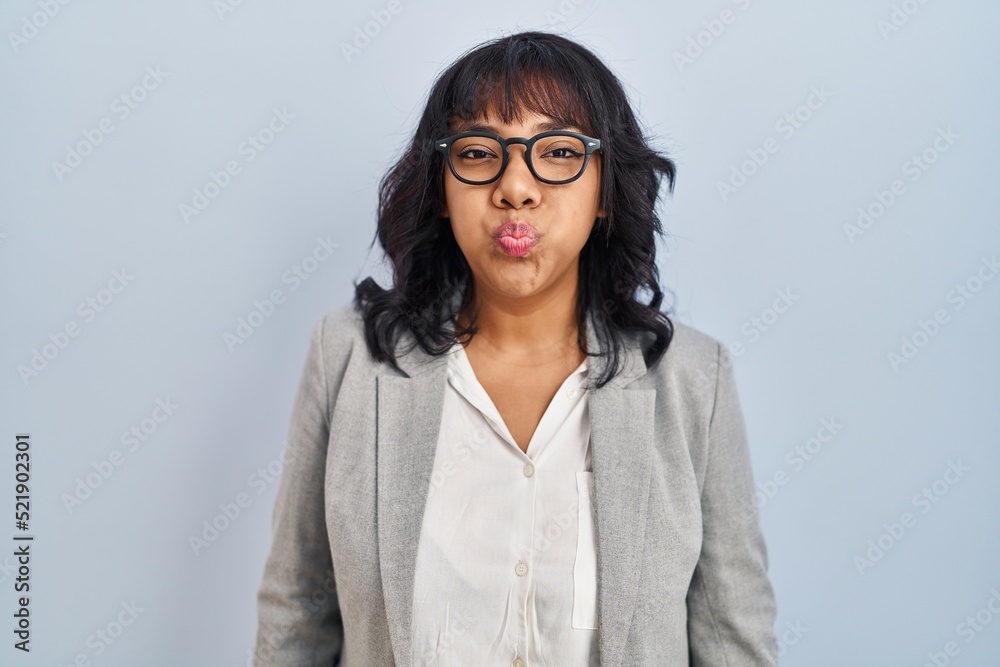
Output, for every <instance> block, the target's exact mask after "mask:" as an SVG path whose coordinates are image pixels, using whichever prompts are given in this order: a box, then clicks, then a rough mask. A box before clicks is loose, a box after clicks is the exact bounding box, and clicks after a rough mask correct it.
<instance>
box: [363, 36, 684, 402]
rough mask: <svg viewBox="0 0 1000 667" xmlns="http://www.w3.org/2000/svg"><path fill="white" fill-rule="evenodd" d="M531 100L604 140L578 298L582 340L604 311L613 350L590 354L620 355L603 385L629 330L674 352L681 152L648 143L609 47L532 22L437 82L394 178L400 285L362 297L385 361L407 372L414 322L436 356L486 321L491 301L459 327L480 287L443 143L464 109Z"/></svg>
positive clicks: (606, 339)
mask: <svg viewBox="0 0 1000 667" xmlns="http://www.w3.org/2000/svg"><path fill="white" fill-rule="evenodd" d="M525 111H532V112H536V113H540V114H544V115H547V116H550V117H552V118H554V119H556V120H559V121H563V122H565V123H566V124H567V125H575V126H577V127H579V128H581V129H582V131H583V132H584V133H585V134H588V135H590V136H595V137H599V138H600V139H601V144H602V149H603V150H602V156H601V161H602V169H601V184H600V202H601V203H600V206H601V208H603V209H604V212H605V214H606V215H605V217H599V218H597V219H596V220H595V224H594V227H593V230H592V231H591V235H590V237H589V238H588V240H587V242H586V244H585V245H584V247H583V248H582V250H581V251H580V263H579V289H578V297H577V303H576V315H577V323H578V326H579V329H578V335H577V341H578V344H579V346H580V349H581V350H583V349H585V348H586V339H585V330H584V321H585V318H586V317H587V315H588V314H591V315H592V322H593V325H594V333H595V334H596V336H597V340H598V342H599V344H600V348H601V349H600V350H597V351H595V350H586V354H587V355H588V356H592V357H593V356H598V357H603V358H605V359H606V360H607V362H608V363H606V364H605V365H604V370H603V372H602V374H601V375H600V377H598V378H596V386H597V387H601V386H603V385H605V384H607V383H608V382H610V381H611V379H612V378H613V377H614V376H615V375H617V374H618V372H619V371H620V370H621V364H622V358H621V357H622V353H623V351H624V340H623V336H624V334H625V332H640V333H642V334H650V335H652V337H653V339H654V340H653V341H652V342H651V343H649V344H648V345H644V346H643V355H644V360H645V362H646V366H647V367H649V366H651V365H653V364H654V363H656V362H657V361H658V360H659V359H660V357H662V356H663V354H664V352H666V350H667V347H668V346H669V344H670V341H671V339H672V338H673V332H674V327H673V324H672V323H671V321H670V319H669V318H668V317H667V315H666V314H665V313H661V312H660V310H659V308H660V304H661V302H662V300H663V292H662V291H661V289H660V286H659V272H658V269H657V266H656V237H657V236H658V235H661V236H662V234H663V228H662V225H661V222H660V219H659V216H658V215H657V212H656V205H657V200H658V197H659V194H660V187H661V184H662V181H663V179H664V178H666V180H667V184H668V190H669V192H670V193H673V189H674V175H675V166H674V162H673V161H672V160H671V159H670V158H668V157H666V156H665V155H662V154H660V153H658V152H657V151H655V150H654V149H653V148H651V147H650V146H649V144H648V142H647V140H646V138H645V137H644V135H643V132H642V129H641V128H640V126H639V123H638V121H637V120H636V117H635V114H634V112H633V110H632V107H631V105H630V104H629V102H628V98H627V96H626V94H625V90H624V88H623V87H622V84H621V82H620V81H619V80H618V78H617V77H616V76H615V75H614V74H613V73H612V72H611V70H610V69H608V67H607V66H606V65H605V64H604V63H603V62H602V61H601V60H600V59H599V58H598V57H597V56H596V55H594V54H593V53H592V52H591V51H589V50H588V49H586V48H585V47H583V46H581V45H580V44H577V43H576V42H574V41H572V40H570V39H567V38H565V37H562V36H560V35H556V34H552V33H546V32H536V31H529V32H520V33H515V34H512V35H509V36H506V37H501V38H498V39H495V40H492V41H489V42H486V43H485V44H482V45H480V46H478V47H476V48H474V49H472V50H470V51H468V52H467V53H466V54H465V55H463V56H462V57H461V58H459V59H458V60H457V61H456V62H455V63H454V64H452V65H451V66H450V67H448V68H447V69H446V70H445V71H444V72H443V73H442V74H441V75H440V76H439V78H438V79H437V81H436V82H435V84H434V86H433V87H432V89H431V90H430V93H429V95H428V98H427V103H426V106H425V108H424V111H423V114H422V116H421V118H420V121H419V123H418V125H417V128H416V131H415V132H414V135H413V139H412V141H411V142H410V145H409V147H408V148H407V149H406V150H405V152H404V154H403V155H402V157H401V158H400V159H399V160H398V161H397V162H396V163H395V164H394V165H393V167H392V168H391V169H390V170H389V171H388V172H387V173H386V174H385V176H384V177H383V178H382V181H381V183H380V185H379V193H378V225H377V230H376V238H375V240H377V241H378V242H379V243H380V244H381V246H382V248H383V250H384V252H385V254H386V255H387V257H388V258H389V260H390V261H391V263H392V271H393V272H392V276H393V285H392V287H391V288H390V289H384V288H382V287H381V286H379V285H378V284H377V283H376V282H375V281H374V280H373V279H372V278H371V277H368V278H366V279H364V280H363V281H362V282H361V283H357V282H355V283H354V288H355V296H354V307H355V308H356V309H357V310H358V311H359V312H360V313H361V315H362V319H363V321H364V326H365V340H366V343H367V346H368V350H369V352H370V353H371V355H372V357H373V358H374V359H376V360H377V361H379V362H382V361H387V362H389V363H390V364H391V365H392V366H393V368H395V369H396V370H400V369H399V366H398V365H397V363H396V357H395V349H396V344H397V341H398V337H399V335H400V333H401V330H402V329H406V328H408V329H409V330H410V331H411V332H412V334H413V337H414V339H415V344H418V345H420V347H421V348H422V349H423V350H424V351H425V352H427V353H428V354H431V355H435V356H437V355H441V354H444V353H445V352H447V351H448V349H449V348H450V347H451V346H452V345H453V344H454V343H455V341H461V342H463V343H465V342H467V340H471V337H472V336H474V335H475V334H476V333H477V332H478V316H479V312H478V310H477V311H476V312H473V313H470V314H469V322H468V325H467V326H466V327H464V328H460V327H459V326H458V314H459V312H461V310H462V309H465V308H466V307H468V306H470V305H471V293H472V290H469V289H465V290H464V291H462V292H460V290H462V288H463V287H467V286H469V285H471V284H472V275H471V271H470V268H469V265H468V263H467V262H466V260H465V257H464V255H463V254H462V251H461V249H460V248H459V246H458V243H457V242H456V240H455V236H454V234H453V233H452V230H451V225H450V223H449V221H448V220H447V219H446V218H444V217H443V216H442V215H441V211H442V203H443V202H444V201H445V195H444V170H445V163H444V157H443V156H442V155H441V154H440V153H439V152H438V151H436V150H435V149H434V145H433V142H434V140H436V139H438V138H440V137H443V136H447V135H448V134H450V131H449V128H450V127H451V126H452V123H453V122H454V121H456V120H475V119H478V118H480V117H482V116H484V115H486V114H488V113H489V114H492V115H495V116H496V117H498V118H499V119H500V120H501V121H502V122H503V123H505V124H506V123H511V122H512V121H513V120H515V119H516V120H521V118H522V114H523V113H524V112H525ZM375 240H373V241H372V246H374V244H375ZM641 291H646V292H648V294H649V301H648V303H643V302H642V301H640V300H639V298H638V293H639V292H641ZM459 295H461V298H458V296H459ZM466 337H468V339H466ZM411 349H412V348H411ZM593 379H594V378H591V380H593Z"/></svg>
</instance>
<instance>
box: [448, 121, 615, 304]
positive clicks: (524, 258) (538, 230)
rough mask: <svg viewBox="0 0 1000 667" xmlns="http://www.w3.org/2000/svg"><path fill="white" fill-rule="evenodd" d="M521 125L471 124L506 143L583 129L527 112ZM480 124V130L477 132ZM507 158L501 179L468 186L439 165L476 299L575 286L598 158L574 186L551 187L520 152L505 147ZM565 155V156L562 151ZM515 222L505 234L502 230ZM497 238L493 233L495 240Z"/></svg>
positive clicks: (596, 190) (593, 213)
mask: <svg viewBox="0 0 1000 667" xmlns="http://www.w3.org/2000/svg"><path fill="white" fill-rule="evenodd" d="M523 116H524V117H523V120H522V121H520V122H519V123H514V124H506V125H505V124H502V123H500V122H499V121H498V120H497V119H496V118H495V117H492V116H486V117H485V118H484V119H480V121H479V122H477V123H475V125H476V126H477V127H475V128H474V129H477V130H478V129H481V130H484V131H487V132H491V133H493V134H497V135H499V136H501V137H503V138H505V139H508V138H510V137H525V138H531V137H533V136H534V135H536V134H538V133H540V132H544V131H546V130H551V129H565V130H570V131H573V132H582V130H581V129H580V128H578V127H565V128H562V127H560V128H553V127H551V126H544V127H543V124H545V123H549V124H551V123H552V122H553V119H552V118H550V117H548V116H544V115H540V114H537V113H530V112H525V113H524V114H523ZM472 125H473V123H469V122H459V123H457V124H455V125H454V126H453V127H452V128H451V130H452V133H454V134H457V133H459V132H465V131H468V130H469V129H470V127H471V126H472ZM482 126H486V127H482ZM508 150H509V152H510V159H509V161H508V162H507V167H506V169H505V170H504V172H503V173H502V174H501V175H500V178H499V179H497V180H496V181H494V182H493V183H489V184H487V185H469V184H466V183H463V182H461V181H459V180H458V179H457V178H455V176H454V174H452V173H451V170H450V169H448V166H447V165H445V167H444V169H445V184H444V185H445V188H444V189H445V202H444V207H443V211H442V213H443V215H444V216H445V217H446V218H448V219H449V220H450V222H451V228H452V231H453V232H454V235H455V240H456V241H457V242H458V245H459V247H460V248H461V250H462V253H463V254H464V255H465V259H466V261H468V263H469V266H470V268H471V269H472V274H473V279H474V284H475V289H476V294H477V297H478V298H479V299H483V298H488V299H500V300H503V299H511V298H515V299H523V298H525V297H532V296H536V297H540V300H542V301H544V300H545V297H546V296H554V295H556V294H559V293H560V291H561V290H568V289H575V286H576V283H577V271H578V264H579V257H580V250H581V249H582V248H583V246H584V244H585V243H586V241H587V238H588V237H589V235H590V231H591V228H592V227H593V225H594V220H595V218H597V217H599V216H603V215H604V213H603V211H602V210H601V209H600V208H599V202H600V182H601V178H600V176H601V158H600V153H594V154H593V156H592V157H591V160H590V162H589V164H588V165H587V168H586V170H585V171H584V172H583V175H582V176H580V178H578V179H577V180H575V181H573V182H572V183H566V184H564V185H549V184H547V183H543V182H541V181H539V180H537V179H536V178H535V177H534V176H533V175H532V173H531V171H530V170H529V169H528V165H527V163H526V162H525V159H524V157H525V155H524V150H525V147H524V146H523V145H519V144H513V145H511V146H510V147H509V149H508ZM563 155H565V153H564V154H563ZM511 222H513V223H518V222H524V223H528V225H530V228H529V227H526V226H524V225H513V227H515V229H511V228H510V226H508V228H507V232H508V233H507V234H504V233H503V231H502V230H501V229H500V228H501V226H502V225H504V224H505V223H511ZM498 234H499V236H498Z"/></svg>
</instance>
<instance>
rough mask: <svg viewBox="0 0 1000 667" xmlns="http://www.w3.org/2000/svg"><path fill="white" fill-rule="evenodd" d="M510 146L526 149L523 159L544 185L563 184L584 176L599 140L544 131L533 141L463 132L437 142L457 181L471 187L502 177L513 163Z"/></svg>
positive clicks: (568, 133)
mask: <svg viewBox="0 0 1000 667" xmlns="http://www.w3.org/2000/svg"><path fill="white" fill-rule="evenodd" d="M511 144H522V145H523V146H524V158H525V161H526V162H527V163H528V169H529V170H531V173H532V175H534V177H535V178H537V179H538V180H540V181H541V182H542V183H548V184H550V185H562V184H564V183H571V182H573V181H575V180H576V179H578V178H580V176H582V175H583V172H584V170H585V169H586V168H587V163H588V162H590V156H591V155H592V154H593V152H594V151H597V150H601V141H600V139H594V138H593V137H588V136H585V135H582V134H577V133H576V132H568V131H565V130H556V131H553V132H542V133H541V134H536V135H535V136H533V137H531V138H530V139H525V138H524V137H511V138H510V139H503V138H501V137H498V136H496V135H495V134H489V133H487V132H462V133H461V134H455V135H452V136H450V137H446V138H444V139H438V140H437V141H435V142H434V145H435V146H434V147H435V148H436V149H437V150H439V151H441V152H442V153H444V154H445V156H446V157H447V160H448V167H449V168H450V169H451V173H452V174H454V175H455V178H457V179H458V180H460V181H462V182H463V183H468V184H469V185H486V184H487V183H492V182H493V181H495V180H497V179H498V178H500V174H502V173H503V171H504V169H505V168H506V167H507V162H508V161H509V160H510V152H509V151H508V150H507V149H508V146H510V145H511Z"/></svg>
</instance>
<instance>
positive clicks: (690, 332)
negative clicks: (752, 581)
mask: <svg viewBox="0 0 1000 667" xmlns="http://www.w3.org/2000/svg"><path fill="white" fill-rule="evenodd" d="M670 321H671V323H672V324H673V328H674V335H673V337H672V338H671V340H670V345H669V346H667V350H666V352H664V353H663V356H662V357H660V359H659V360H658V361H657V362H656V363H654V364H653V365H652V366H650V367H648V368H647V369H646V376H645V378H644V380H645V383H647V386H654V387H656V388H657V390H658V391H659V392H660V393H661V394H662V395H663V396H664V398H666V397H668V396H672V397H674V399H679V400H680V401H681V402H682V403H683V404H686V405H688V406H689V407H693V406H694V405H696V404H697V405H701V406H703V407H707V408H709V409H711V406H712V405H713V404H714V402H715V397H716V393H717V389H718V387H719V384H720V383H721V382H727V381H729V380H730V376H729V373H731V369H732V358H731V356H730V354H729V351H728V348H727V347H726V345H724V344H723V343H722V342H721V341H719V340H718V339H717V338H715V337H713V336H710V335H709V334H707V333H705V332H704V331H701V330H700V329H697V328H695V327H693V326H691V325H688V324H684V323H683V322H678V321H677V320H676V319H675V318H674V317H671V318H670ZM667 400H671V399H667Z"/></svg>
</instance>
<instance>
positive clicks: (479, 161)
mask: <svg viewBox="0 0 1000 667" xmlns="http://www.w3.org/2000/svg"><path fill="white" fill-rule="evenodd" d="M451 163H452V165H454V167H455V171H456V172H458V175H459V176H461V177H462V178H464V179H466V180H469V181H488V180H490V179H491V178H493V177H494V176H496V175H497V174H498V173H500V165H501V164H503V147H502V146H501V145H500V142H498V141H497V140H496V139H490V138H488V137H464V138H462V139H458V140H457V141H455V142H454V143H453V144H452V145H451Z"/></svg>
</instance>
